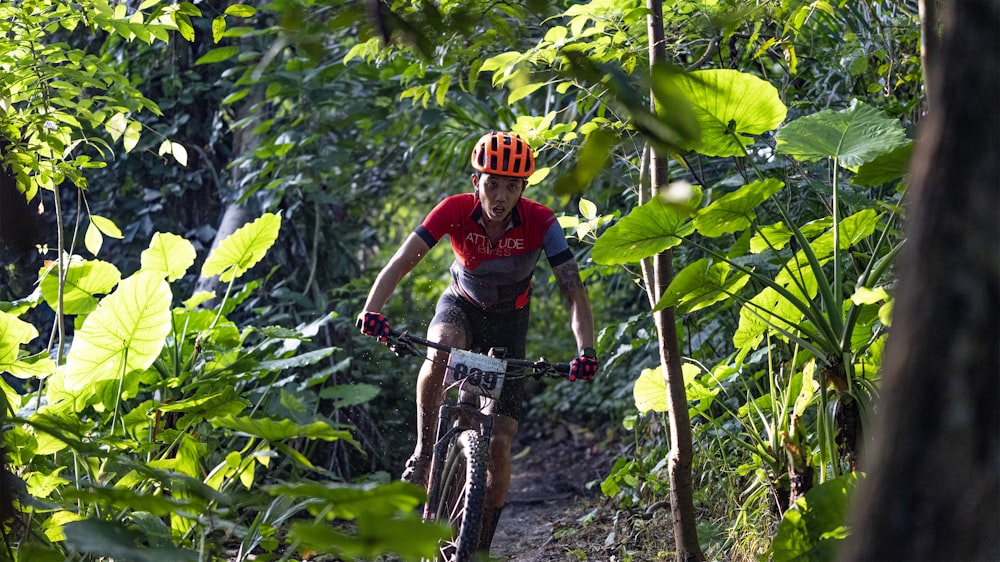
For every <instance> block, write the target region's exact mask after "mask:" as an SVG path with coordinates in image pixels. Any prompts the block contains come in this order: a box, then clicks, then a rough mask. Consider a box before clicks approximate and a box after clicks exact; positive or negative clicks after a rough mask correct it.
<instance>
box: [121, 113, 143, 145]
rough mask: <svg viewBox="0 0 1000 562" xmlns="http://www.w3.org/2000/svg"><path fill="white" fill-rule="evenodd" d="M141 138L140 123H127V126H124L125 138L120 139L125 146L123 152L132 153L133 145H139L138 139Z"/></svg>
mask: <svg viewBox="0 0 1000 562" xmlns="http://www.w3.org/2000/svg"><path fill="white" fill-rule="evenodd" d="M141 136H142V123H140V122H138V121H129V122H128V125H126V126H125V136H124V138H123V139H122V143H123V145H124V146H125V152H132V149H133V148H135V145H137V144H139V137H141Z"/></svg>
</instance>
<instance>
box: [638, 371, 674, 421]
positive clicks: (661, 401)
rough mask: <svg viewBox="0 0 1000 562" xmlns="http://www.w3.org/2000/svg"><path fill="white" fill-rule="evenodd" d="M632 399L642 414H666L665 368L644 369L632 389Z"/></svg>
mask: <svg viewBox="0 0 1000 562" xmlns="http://www.w3.org/2000/svg"><path fill="white" fill-rule="evenodd" d="M632 398H633V399H634V400H635V407H636V409H637V410H639V413H640V414H643V413H646V412H648V411H650V410H652V411H654V412H666V411H667V410H668V405H667V383H666V381H664V379H663V368H662V367H660V366H657V367H656V368H655V369H643V370H642V374H640V375H639V378H638V379H636V381H635V385H634V386H633V387H632Z"/></svg>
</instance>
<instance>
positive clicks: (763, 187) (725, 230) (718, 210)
mask: <svg viewBox="0 0 1000 562" xmlns="http://www.w3.org/2000/svg"><path fill="white" fill-rule="evenodd" d="M784 185H785V184H784V183H783V182H781V181H779V180H776V179H774V178H768V179H766V180H764V181H756V182H753V183H751V184H747V185H744V186H743V187H741V188H740V189H738V190H736V191H733V192H731V193H727V194H725V195H723V196H722V197H719V198H718V199H716V200H715V201H712V204H711V205H709V206H707V207H705V208H703V209H700V210H699V211H698V213H697V214H696V215H695V217H694V226H695V228H697V229H698V232H700V233H701V234H702V235H704V236H708V237H710V238H714V237H717V236H722V235H723V234H732V233H734V232H737V231H740V230H744V229H746V228H749V227H750V225H751V224H753V221H754V220H755V219H756V218H757V214H756V213H754V209H756V208H757V207H758V206H760V204H761V203H763V202H765V201H767V200H768V199H769V198H770V197H771V196H772V195H774V194H775V193H777V192H778V191H780V190H781V188H782V187H784Z"/></svg>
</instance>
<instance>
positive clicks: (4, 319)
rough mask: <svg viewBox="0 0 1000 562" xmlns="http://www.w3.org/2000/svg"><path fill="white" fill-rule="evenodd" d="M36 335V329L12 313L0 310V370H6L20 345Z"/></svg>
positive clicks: (15, 356)
mask: <svg viewBox="0 0 1000 562" xmlns="http://www.w3.org/2000/svg"><path fill="white" fill-rule="evenodd" d="M37 337H38V330H37V329H36V328H35V327H34V326H32V325H31V324H29V323H27V322H25V321H24V320H21V319H20V318H18V317H17V316H14V315H13V314H8V313H6V312H3V311H0V372H8V371H9V370H10V366H11V365H12V364H13V363H14V361H15V360H17V354H18V351H19V350H20V348H21V345H23V344H26V343H28V342H30V341H31V340H33V339H35V338H37Z"/></svg>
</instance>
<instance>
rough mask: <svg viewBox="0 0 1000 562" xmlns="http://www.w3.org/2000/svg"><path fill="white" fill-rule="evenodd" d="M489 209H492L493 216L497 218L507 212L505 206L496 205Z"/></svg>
mask: <svg viewBox="0 0 1000 562" xmlns="http://www.w3.org/2000/svg"><path fill="white" fill-rule="evenodd" d="M490 210H491V211H493V216H494V217H497V218H501V217H503V216H504V215H505V214H506V213H507V209H506V207H500V206H496V207H492V208H491V209H490Z"/></svg>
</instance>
